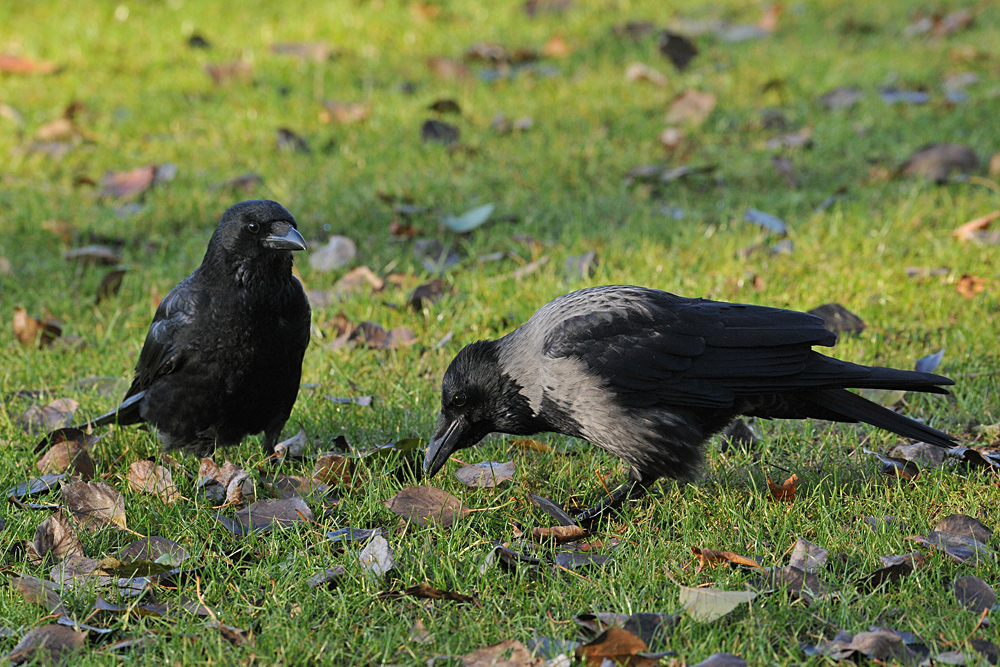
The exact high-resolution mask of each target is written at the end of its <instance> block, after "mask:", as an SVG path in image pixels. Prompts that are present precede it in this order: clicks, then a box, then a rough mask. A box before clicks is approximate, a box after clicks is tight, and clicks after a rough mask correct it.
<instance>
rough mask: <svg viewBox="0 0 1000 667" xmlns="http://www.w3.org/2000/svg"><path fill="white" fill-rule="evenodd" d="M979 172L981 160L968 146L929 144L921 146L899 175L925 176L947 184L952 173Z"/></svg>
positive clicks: (900, 169)
mask: <svg viewBox="0 0 1000 667" xmlns="http://www.w3.org/2000/svg"><path fill="white" fill-rule="evenodd" d="M978 170H979V158H978V157H977V156H976V153H975V151H973V150H972V149H971V148H969V147H968V146H962V145H961V144H949V143H938V144H927V145H925V146H921V147H920V148H918V149H917V150H915V151H914V152H913V154H912V155H911V156H910V157H909V158H907V159H906V161H905V162H904V163H903V164H902V165H901V166H900V167H899V173H901V174H905V175H908V176H923V177H924V178H926V179H928V180H931V181H934V182H935V183H945V182H947V180H948V178H949V177H950V176H951V174H952V172H955V173H959V174H970V173H973V172H975V171H978Z"/></svg>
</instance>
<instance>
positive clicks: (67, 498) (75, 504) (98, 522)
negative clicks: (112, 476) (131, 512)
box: [62, 482, 128, 531]
mask: <svg viewBox="0 0 1000 667" xmlns="http://www.w3.org/2000/svg"><path fill="white" fill-rule="evenodd" d="M62 497H63V501H64V502H65V503H66V507H67V509H69V511H70V512H71V513H72V514H73V518H74V519H76V522H77V523H78V524H79V525H80V526H82V527H84V528H86V529H87V530H90V531H94V530H99V529H101V528H104V527H106V526H108V525H109V524H113V525H115V526H118V527H119V528H122V529H125V528H128V526H127V525H126V518H125V499H124V498H123V497H122V494H120V493H119V492H118V491H116V490H115V489H114V488H113V487H111V486H110V485H108V484H105V483H104V482H72V483H70V484H64V485H62Z"/></svg>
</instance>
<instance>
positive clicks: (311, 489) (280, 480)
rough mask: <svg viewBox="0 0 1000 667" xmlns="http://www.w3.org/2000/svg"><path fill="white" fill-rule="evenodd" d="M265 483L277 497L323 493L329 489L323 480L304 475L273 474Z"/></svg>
mask: <svg viewBox="0 0 1000 667" xmlns="http://www.w3.org/2000/svg"><path fill="white" fill-rule="evenodd" d="M265 484H266V485H267V487H268V488H269V489H271V492H272V493H274V495H276V496H277V497H278V498H295V497H300V498H301V497H305V496H308V495H311V494H314V493H318V494H324V493H326V492H327V491H329V490H330V486H329V485H328V484H326V483H325V482H321V481H320V480H318V479H315V478H313V477H306V476H304V475H275V476H274V477H273V478H271V479H270V480H267V481H266V482H265Z"/></svg>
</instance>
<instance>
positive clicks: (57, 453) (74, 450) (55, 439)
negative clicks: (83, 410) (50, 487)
mask: <svg viewBox="0 0 1000 667" xmlns="http://www.w3.org/2000/svg"><path fill="white" fill-rule="evenodd" d="M71 416H72V415H71ZM60 421H64V420H60ZM96 440H97V439H96V438H95V439H93V440H90V439H88V438H87V436H86V434H84V432H83V431H81V430H80V429H75V428H60V429H56V430H55V431H52V432H50V433H49V434H48V435H47V436H46V438H45V440H43V443H45V444H46V445H48V449H47V450H46V451H45V453H44V454H43V455H42V457H41V458H40V459H38V463H36V464H35V465H36V466H37V467H38V470H39V472H41V473H42V474H43V475H46V474H50V473H61V472H67V471H70V470H72V472H73V473H75V474H77V475H79V476H80V477H82V478H83V479H85V480H89V479H93V477H94V473H95V465H94V460H93V459H92V458H91V457H90V452H89V451H88V449H87V448H88V446H89V445H90V444H91V442H96ZM36 450H37V448H36Z"/></svg>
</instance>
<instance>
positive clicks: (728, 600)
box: [679, 586, 757, 623]
mask: <svg viewBox="0 0 1000 667" xmlns="http://www.w3.org/2000/svg"><path fill="white" fill-rule="evenodd" d="M679 597H680V599H679V602H680V605H681V606H682V607H683V608H684V611H685V612H687V614H688V616H690V617H691V618H693V619H694V620H695V621H698V622H699V623H711V622H712V621H715V620H718V619H720V618H722V617H723V616H725V615H726V614H728V613H730V612H731V611H733V610H734V609H736V608H737V607H738V606H740V605H741V604H745V603H749V602H751V601H752V600H753V599H754V598H756V597H757V593H755V592H753V591H724V590H722V589H719V588H714V587H710V586H706V587H702V588H689V587H687V586H681V587H680V596H679Z"/></svg>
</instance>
